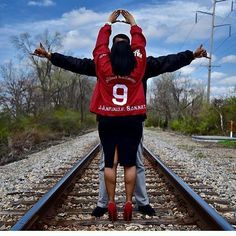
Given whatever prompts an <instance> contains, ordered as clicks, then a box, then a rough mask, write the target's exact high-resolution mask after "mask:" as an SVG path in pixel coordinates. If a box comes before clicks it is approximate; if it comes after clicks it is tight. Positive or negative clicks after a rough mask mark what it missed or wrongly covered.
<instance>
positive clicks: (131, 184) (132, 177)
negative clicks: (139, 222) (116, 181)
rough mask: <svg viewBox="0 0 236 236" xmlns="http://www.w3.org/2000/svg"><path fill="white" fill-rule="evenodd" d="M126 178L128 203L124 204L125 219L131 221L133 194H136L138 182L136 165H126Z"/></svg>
mask: <svg viewBox="0 0 236 236" xmlns="http://www.w3.org/2000/svg"><path fill="white" fill-rule="evenodd" d="M124 180H125V194H126V203H125V205H124V213H123V216H124V220H126V221H130V220H131V219H132V209H133V207H132V196H133V194H134V188H135V182H136V166H131V167H128V166H125V167H124Z"/></svg>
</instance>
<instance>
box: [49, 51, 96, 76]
mask: <svg viewBox="0 0 236 236" xmlns="http://www.w3.org/2000/svg"><path fill="white" fill-rule="evenodd" d="M51 63H52V64H53V65H54V66H58V67H60V68H63V69H65V70H69V71H72V72H74V73H78V74H81V75H87V76H96V71H95V64H94V61H93V60H92V59H88V58H83V59H80V58H76V57H71V56H65V55H62V54H60V53H52V54H51Z"/></svg>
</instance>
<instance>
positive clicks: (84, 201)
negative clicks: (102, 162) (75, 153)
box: [3, 145, 236, 230]
mask: <svg viewBox="0 0 236 236" xmlns="http://www.w3.org/2000/svg"><path fill="white" fill-rule="evenodd" d="M144 154H145V157H146V158H145V162H144V163H145V167H146V185H147V190H148V195H149V198H150V201H151V204H152V206H153V207H154V208H155V210H156V216H153V217H148V216H144V215H142V214H140V213H139V212H138V211H137V210H136V209H135V210H134V213H133V219H132V221H131V222H130V223H129V224H127V222H125V221H123V219H122V207H123V204H124V201H125V199H124V184H123V169H122V168H118V179H117V191H116V192H117V194H116V197H117V199H116V202H117V206H118V212H119V215H118V218H119V219H118V221H116V222H114V224H113V223H111V222H110V221H109V220H108V216H107V214H105V215H104V216H103V217H100V218H95V217H92V216H91V212H92V210H93V209H94V208H95V206H96V202H97V197H98V162H99V159H100V153H99V145H96V146H95V147H94V148H93V149H92V150H91V151H90V152H89V153H88V154H87V155H86V156H84V157H83V158H82V159H81V160H79V161H78V162H77V163H76V164H75V165H74V166H73V167H72V168H71V169H70V170H69V171H68V172H67V174H64V173H65V171H67V170H68V168H69V167H70V166H71V165H72V163H68V166H67V167H63V168H61V171H60V172H57V173H55V174H50V175H47V176H45V177H44V181H43V184H42V185H41V187H39V188H38V189H34V190H32V191H28V192H24V193H21V197H20V200H19V201H16V202H14V204H13V205H15V206H16V208H15V209H14V210H11V211H5V214H6V219H7V222H6V224H8V226H10V227H11V230H33V229H37V230H234V229H235V228H234V226H235V225H236V221H235V218H234V215H235V213H236V209H232V208H231V207H229V203H228V202H227V201H225V200H222V199H221V198H220V196H218V195H217V193H215V192H214V191H213V189H212V188H211V187H210V186H205V185H203V184H202V183H201V182H200V181H198V180H195V179H194V177H193V176H189V175H188V174H187V173H186V170H185V169H183V168H182V167H181V166H179V165H178V164H176V163H167V165H168V166H169V168H171V169H172V170H173V171H171V170H170V169H169V168H168V167H166V166H165V165H164V164H163V163H162V162H161V161H160V160H159V159H158V157H155V156H153V155H152V153H151V152H150V151H149V150H148V149H146V148H145V149H144ZM175 173H176V174H178V175H179V176H180V177H181V178H180V177H179V176H177V175H176V174H175ZM182 179H183V180H185V181H186V182H187V183H188V185H187V184H186V183H185V182H183V181H182ZM52 185H54V187H53V188H51V189H49V187H48V186H52ZM190 186H191V188H190ZM197 193H198V194H200V195H201V196H202V197H203V198H201V197H200V196H199V195H197ZM12 194H14V193H12ZM16 194H19V192H18V193H16ZM203 199H204V200H205V201H204V200H203ZM207 203H209V204H210V205H211V206H213V207H215V209H216V210H217V211H216V210H214V209H213V208H212V207H210V206H209V205H208V204H207ZM28 209H30V210H28ZM217 212H218V213H220V215H219V214H218V213H217ZM3 213H4V212H3ZM221 215H223V216H226V218H227V221H226V218H223V217H222V216H221ZM231 216H232V217H231ZM232 225H234V226H232Z"/></svg>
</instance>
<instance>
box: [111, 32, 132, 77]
mask: <svg viewBox="0 0 236 236" xmlns="http://www.w3.org/2000/svg"><path fill="white" fill-rule="evenodd" d="M121 36H122V37H121ZM124 36H125V37H124ZM117 38H119V39H123V40H116V39H117ZM129 42H130V41H129V37H128V36H127V35H123V34H119V35H116V36H115V37H114V38H113V46H112V48H111V55H110V59H111V66H112V71H113V73H114V74H115V75H119V76H128V75H130V74H131V72H132V71H133V70H134V68H135V66H136V59H135V56H134V53H133V51H132V49H131V46H130V43H129Z"/></svg>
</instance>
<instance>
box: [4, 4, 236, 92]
mask: <svg viewBox="0 0 236 236" xmlns="http://www.w3.org/2000/svg"><path fill="white" fill-rule="evenodd" d="M120 8H122V9H127V10H129V11H130V12H131V13H132V14H133V15H134V17H135V19H136V22H137V23H138V24H139V25H140V26H141V27H142V28H143V31H144V34H145V36H146V38H147V48H146V50H147V54H148V55H152V56H162V55H167V54H170V53H177V52H179V51H184V50H187V49H189V50H195V49H196V48H197V47H198V46H199V45H200V44H201V43H203V45H204V47H205V48H206V49H207V50H208V51H209V50H210V45H209V42H210V40H209V39H210V26H211V17H210V16H209V15H204V14H198V23H197V24H195V12H196V11H205V12H212V1H211V0H189V1H185V0H178V1H163V0H146V1H143V0H140V1H139V0H136V1H135V0H119V1H114V0H110V1H104V0H97V1H95V0H67V1H65V0H1V1H0V65H2V64H4V63H7V62H9V61H10V60H13V61H14V62H16V63H19V65H20V62H17V61H16V59H15V58H17V57H16V55H17V53H18V52H17V50H16V49H15V48H14V46H13V45H12V44H11V41H10V39H11V37H12V36H14V35H20V34H21V33H24V32H28V33H30V35H32V36H35V35H38V34H40V33H43V32H44V31H45V29H48V30H49V32H51V33H54V32H59V33H60V34H61V35H62V38H63V40H62V42H63V48H61V49H59V50H58V52H61V53H66V54H70V55H73V56H76V57H89V58H91V57H92V50H93V47H94V44H95V40H96V36H97V32H98V30H99V28H100V26H101V25H103V23H104V22H106V20H107V17H108V16H109V14H110V13H111V12H112V11H113V10H115V9H120ZM230 10H231V0H226V1H223V2H219V3H217V6H216V22H215V24H216V25H220V24H231V37H228V27H219V28H218V27H217V28H215V32H214V47H213V57H212V60H213V61H212V65H213V66H217V67H213V72H212V82H211V94H212V96H229V95H230V94H231V92H232V91H233V89H234V88H235V87H236V2H235V4H234V11H232V12H231V11H230ZM119 32H125V33H127V34H128V33H129V27H128V26H127V25H124V24H116V25H114V27H113V34H116V33H119ZM36 46H38V45H35V47H36ZM207 65H208V60H207V59H198V60H195V61H193V62H192V63H191V65H189V66H186V67H184V68H183V69H181V70H180V72H181V76H182V78H183V79H185V78H190V79H191V81H192V82H194V83H197V84H202V85H203V86H206V85H207V74H208V70H207Z"/></svg>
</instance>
